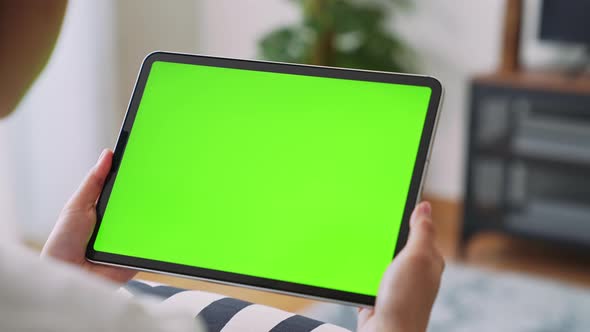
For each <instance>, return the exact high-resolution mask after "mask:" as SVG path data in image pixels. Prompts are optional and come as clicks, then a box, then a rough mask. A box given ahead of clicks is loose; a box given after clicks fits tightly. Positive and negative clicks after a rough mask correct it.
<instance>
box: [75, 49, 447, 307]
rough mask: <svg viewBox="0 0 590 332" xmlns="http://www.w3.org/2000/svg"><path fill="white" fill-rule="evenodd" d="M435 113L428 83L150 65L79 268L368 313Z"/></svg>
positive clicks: (181, 58)
mask: <svg viewBox="0 0 590 332" xmlns="http://www.w3.org/2000/svg"><path fill="white" fill-rule="evenodd" d="M440 98H441V85H440V84H439V82H438V81H437V80H436V79H434V78H431V77H424V76H415V75H402V74H393V73H385V72H370V71H360V70H349V69H337V68H326V67H315V66H304V65H294V64H283V63H271V62H261V61H249V60H238V59H227V58H217V57H209V56H200V55H186V54H174V53H163V52H156V53H152V54H150V55H149V56H148V57H147V58H146V59H145V60H144V62H143V65H142V67H141V70H140V73H139V76H138V80H137V83H136V86H135V90H134V92H133V95H132V98H131V102H130V105H129V109H128V111H127V115H126V117H125V120H124V122H123V126H122V129H121V132H120V135H119V138H118V142H117V145H116V148H115V151H114V158H113V165H112V169H111V171H110V174H109V176H108V178H107V181H106V183H105V185H104V188H103V191H102V194H101V196H100V198H99V200H98V202H97V208H96V209H97V215H98V220H97V224H96V229H95V231H94V233H93V235H92V238H91V239H90V243H89V245H88V249H87V253H86V255H87V258H88V259H89V260H90V261H92V262H97V263H104V264H112V265H120V266H126V267H131V268H136V269H140V270H149V271H157V272H162V273H170V274H174V275H181V276H187V277H194V278H200V279H206V280H211V281H216V282H223V283H230V284H238V285H245V286H250V287H256V288H262V289H266V290H272V291H277V292H284V293H289V294H295V295H302V296H308V297H314V298H320V299H326V300H331V301H337V302H342V303H349V304H354V305H367V306H370V305H373V304H374V301H375V295H376V294H377V289H378V285H379V281H380V279H381V276H382V274H383V272H384V271H385V269H386V267H387V266H388V265H389V264H390V262H391V261H392V259H395V255H396V254H397V253H398V252H399V251H400V250H401V248H402V247H403V246H404V244H405V242H406V238H407V235H408V222H409V218H410V214H411V212H412V209H413V208H414V206H415V204H416V202H417V200H418V199H419V196H420V189H421V185H422V179H423V175H424V172H425V169H426V164H427V162H428V155H429V150H430V144H431V142H432V136H433V131H434V128H435V123H436V118H437V113H438V107H439V102H440Z"/></svg>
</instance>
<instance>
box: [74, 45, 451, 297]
mask: <svg viewBox="0 0 590 332" xmlns="http://www.w3.org/2000/svg"><path fill="white" fill-rule="evenodd" d="M156 61H164V62H174V63H184V64H194V65H205V66H214V67H224V68H235V69H245V70H255V71H265V72H275V73H286V74H296V75H306V76H319V77H330V78H340V79H351V80H361V81H372V82H382V83H394V84H404V85H415V86H425V87H429V88H430V89H431V91H432V94H431V99H430V103H429V105H428V111H427V114H426V121H425V124H424V130H423V131H422V137H421V139H420V145H419V149H418V153H417V156H416V163H415V165H414V172H413V175H412V180H411V182H410V188H409V190H408V195H407V199H406V205H405V209H404V213H403V219H402V224H401V227H400V232H399V235H398V241H397V244H396V248H395V250H394V255H393V256H394V257H395V256H396V255H397V254H398V253H399V251H400V250H401V249H402V248H403V246H404V244H405V243H406V240H407V237H408V232H409V219H410V215H411V213H412V210H413V208H414V206H415V204H416V201H417V200H418V199H419V195H420V190H421V185H422V178H423V173H424V169H425V166H426V163H427V158H428V156H429V150H430V145H431V140H432V136H433V132H434V129H435V125H436V119H437V115H438V114H437V113H438V109H439V103H440V100H441V94H442V87H441V84H440V82H439V81H438V80H436V79H435V78H433V77H427V76H416V75H404V74H396V73H386V72H374V71H363V70H352V69H341V68H330V67H318V66H307V65H298V64H286V63H275V62H265V61H254V60H241V59H229V58H221V57H212V56H203V55H188V54H178V53H168V52H154V53H151V54H150V55H148V56H147V57H146V58H145V60H144V62H143V64H142V66H141V70H140V73H139V76H138V79H137V82H136V85H135V89H134V91H133V94H132V97H131V101H130V103H129V107H128V110H127V114H126V116H125V120H124V121H123V125H122V127H121V131H120V133H119V138H118V140H117V145H116V147H115V151H114V156H113V164H112V167H111V170H110V172H109V175H108V177H107V179H106V182H105V185H104V187H103V190H102V193H101V195H100V197H99V199H98V202H97V205H96V213H97V222H96V227H95V229H94V232H93V234H92V237H91V238H90V242H89V244H88V247H87V250H86V257H87V259H88V260H90V261H93V262H98V263H106V264H112V265H121V266H128V267H131V268H136V269H140V270H150V271H156V272H164V273H170V274H176V275H184V276H188V277H195V278H201V279H208V280H211V281H217V282H224V283H231V284H243V285H247V286H251V287H257V288H264V289H269V290H273V291H278V292H286V293H291V294H294V295H304V296H308V297H315V298H322V299H328V300H333V301H337V302H345V303H353V304H361V305H368V306H372V305H374V303H375V297H374V296H369V295H364V294H357V293H349V292H344V291H339V290H333V289H327V288H321V287H315V286H308V285H302V284H296V283H291V282H285V281H278V280H273V279H266V278H259V277H253V276H248V275H242V274H237V273H230V272H224V271H217V270H211V269H204V268H198V267H193V266H187V265H181V264H175V263H167V262H162V261H155V260H148V259H143V258H137V257H130V256H124V255H118V254H112V253H107V252H99V251H95V250H94V241H95V240H96V235H97V233H98V229H99V227H100V223H101V220H102V218H103V215H104V211H105V209H106V206H107V201H108V199H109V196H110V193H111V191H112V188H113V184H114V181H115V178H116V175H117V172H118V169H119V166H120V164H121V160H122V158H123V154H124V151H125V147H126V144H127V139H128V138H129V135H130V133H131V128H132V126H133V122H134V120H135V116H136V114H137V110H138V108H139V104H140V101H141V98H142V95H143V91H144V88H145V85H146V82H147V78H148V75H149V72H150V69H151V66H152V64H153V63H154V62H156ZM359 250H362V248H359ZM392 259H393V258H392Z"/></svg>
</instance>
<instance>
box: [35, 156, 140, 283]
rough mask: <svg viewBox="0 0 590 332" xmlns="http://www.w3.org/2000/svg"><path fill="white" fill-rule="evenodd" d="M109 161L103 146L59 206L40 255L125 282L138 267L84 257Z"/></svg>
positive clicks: (110, 159) (110, 158)
mask: <svg viewBox="0 0 590 332" xmlns="http://www.w3.org/2000/svg"><path fill="white" fill-rule="evenodd" d="M112 161H113V152H112V151H111V150H104V151H103V152H102V154H101V155H100V158H99V159H98V162H97V163H96V165H95V166H94V167H93V168H92V169H91V170H90V172H89V173H88V175H87V176H86V178H85V179H84V181H83V182H82V184H81V185H80V187H79V188H78V190H77V191H76V193H74V195H73V196H72V197H71V198H70V200H69V201H68V203H67V204H66V206H65V207H64V209H63V210H62V212H61V214H60V216H59V218H58V221H57V224H56V225H55V227H54V228H53V231H51V234H50V235H49V239H48V240H47V242H46V243H45V246H44V247H43V251H42V252H41V256H42V257H52V258H54V259H58V260H61V261H64V262H67V263H70V264H73V265H76V266H79V267H80V268H82V269H85V270H87V271H89V272H91V273H93V274H96V275H99V276H101V277H104V278H106V279H109V280H111V281H114V282H117V283H125V282H127V281H129V280H131V278H133V276H135V274H136V273H137V271H134V270H129V269H125V268H119V267H113V266H106V265H98V264H94V263H91V262H89V261H87V260H86V257H85V253H86V246H87V245H88V241H89V239H90V236H91V235H92V232H93V231H94V226H95V224H96V201H97V199H98V196H99V195H100V192H101V190H102V187H103V185H104V182H105V179H106V177H107V174H108V173H109V169H110V168H111V163H112Z"/></svg>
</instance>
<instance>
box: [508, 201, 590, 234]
mask: <svg viewBox="0 0 590 332" xmlns="http://www.w3.org/2000/svg"><path fill="white" fill-rule="evenodd" d="M504 226H505V227H507V228H508V229H510V230H513V231H516V232H519V233H526V234H529V235H536V236H541V237H546V238H553V239H558V240H566V241H572V242H576V243H589V242H590V205H583V204H576V203H570V202H558V201H549V200H537V201H533V202H530V203H528V204H527V206H526V208H525V209H524V210H522V212H520V213H517V212H511V213H509V214H508V215H507V216H506V218H505V223H504Z"/></svg>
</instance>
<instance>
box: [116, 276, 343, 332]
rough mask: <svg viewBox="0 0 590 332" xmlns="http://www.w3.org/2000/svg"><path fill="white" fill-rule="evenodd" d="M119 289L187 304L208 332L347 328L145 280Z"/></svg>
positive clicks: (337, 330) (164, 301) (331, 331)
mask: <svg viewBox="0 0 590 332" xmlns="http://www.w3.org/2000/svg"><path fill="white" fill-rule="evenodd" d="M123 292H127V293H128V294H129V295H130V296H132V295H139V294H142V295H152V296H155V297H158V298H160V299H162V304H163V305H172V306H176V305H178V306H183V307H185V308H190V310H193V313H194V314H195V316H196V317H198V318H199V319H201V321H202V322H203V323H204V324H205V325H206V326H207V329H208V331H209V332H219V331H223V332H232V331H261V332H309V331H313V332H349V331H348V330H347V329H344V328H342V327H339V326H336V325H332V324H328V323H324V322H320V321H318V320H315V319H311V318H307V317H304V316H301V315H297V314H293V313H290V312H286V311H283V310H279V309H276V308H271V307H268V306H264V305H260V304H253V303H250V302H246V301H242V300H238V299H234V298H231V297H226V296H224V295H220V294H214V293H208V292H203V291H193V290H184V289H180V288H175V287H170V286H164V285H160V284H157V283H152V282H146V281H141V282H140V281H137V280H132V281H130V282H129V283H128V284H127V285H126V287H125V289H123Z"/></svg>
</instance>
